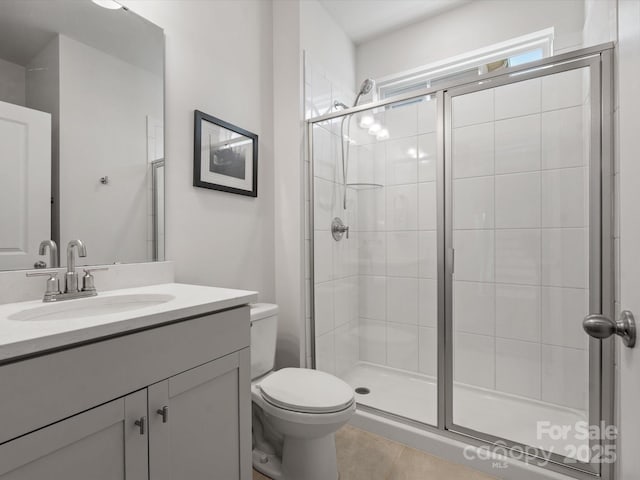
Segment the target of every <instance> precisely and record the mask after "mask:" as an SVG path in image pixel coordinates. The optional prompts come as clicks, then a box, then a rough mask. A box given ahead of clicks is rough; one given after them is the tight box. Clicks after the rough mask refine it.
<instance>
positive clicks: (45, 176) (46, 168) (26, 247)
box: [0, 102, 51, 270]
mask: <svg viewBox="0 0 640 480" xmlns="http://www.w3.org/2000/svg"><path fill="white" fill-rule="evenodd" d="M49 238H51V115H50V114H48V113H44V112H39V111H37V110H33V109H31V108H26V107H21V106H18V105H13V104H11V103H6V102H0V270H16V269H27V268H33V264H34V263H35V262H36V261H38V260H40V258H39V256H38V246H39V244H40V242H41V241H42V240H46V239H49Z"/></svg>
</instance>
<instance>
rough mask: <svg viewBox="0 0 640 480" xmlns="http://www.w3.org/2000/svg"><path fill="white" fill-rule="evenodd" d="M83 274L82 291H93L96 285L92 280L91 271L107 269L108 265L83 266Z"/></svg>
mask: <svg viewBox="0 0 640 480" xmlns="http://www.w3.org/2000/svg"><path fill="white" fill-rule="evenodd" d="M82 270H83V271H84V276H83V277H82V291H83V292H95V291H96V286H95V284H94V282H93V275H92V272H100V271H104V270H109V268H108V267H95V268H83V269H82Z"/></svg>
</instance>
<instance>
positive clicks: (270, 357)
mask: <svg viewBox="0 0 640 480" xmlns="http://www.w3.org/2000/svg"><path fill="white" fill-rule="evenodd" d="M277 334H278V306H277V305H274V304H272V303H254V304H252V305H251V379H252V380H254V379H256V378H258V377H261V376H262V375H264V374H265V373H267V372H270V371H271V370H273V366H274V360H275V356H276V336H277Z"/></svg>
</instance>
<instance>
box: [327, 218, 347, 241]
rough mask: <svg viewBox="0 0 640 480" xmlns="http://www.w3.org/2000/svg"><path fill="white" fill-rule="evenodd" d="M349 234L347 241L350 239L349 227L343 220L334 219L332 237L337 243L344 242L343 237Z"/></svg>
mask: <svg viewBox="0 0 640 480" xmlns="http://www.w3.org/2000/svg"><path fill="white" fill-rule="evenodd" d="M345 233H346V234H347V239H348V238H349V227H348V226H346V225H345V224H344V222H343V221H342V219H341V218H338V217H336V218H334V219H333V221H332V222H331V235H332V236H333V239H334V240H335V241H336V242H339V241H340V240H342V236H343V235H344V234H345Z"/></svg>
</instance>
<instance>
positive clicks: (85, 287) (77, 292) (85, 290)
mask: <svg viewBox="0 0 640 480" xmlns="http://www.w3.org/2000/svg"><path fill="white" fill-rule="evenodd" d="M48 242H51V243H52V244H53V246H54V247H55V242H52V241H50V240H49V241H44V242H42V244H41V245H43V244H46V245H49V243H48ZM74 249H77V251H78V256H79V257H86V256H87V247H86V246H85V244H84V243H83V242H82V240H71V241H70V242H69V244H68V245H67V271H66V273H65V274H64V291H61V290H60V281H59V279H58V271H57V270H42V271H37V272H27V274H26V275H27V277H42V276H48V277H49V278H48V279H47V283H46V289H45V292H44V297H43V299H42V301H43V302H57V301H62V300H72V299H74V298H84V297H95V296H96V295H97V294H98V292H97V291H96V287H95V282H94V278H93V274H92V272H95V271H100V270H108V268H106V267H97V268H85V269H83V271H84V276H83V277H82V289H79V288H78V272H76V260H75V255H74ZM41 250H42V251H44V250H43V249H42V248H41Z"/></svg>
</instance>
